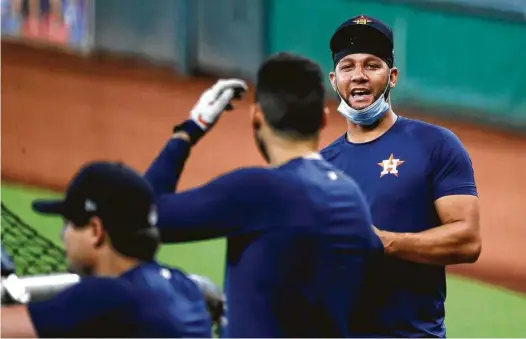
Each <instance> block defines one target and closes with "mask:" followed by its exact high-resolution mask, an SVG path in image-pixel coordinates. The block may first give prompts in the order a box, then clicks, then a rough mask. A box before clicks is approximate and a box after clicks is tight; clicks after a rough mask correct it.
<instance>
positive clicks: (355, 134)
mask: <svg viewBox="0 0 526 339" xmlns="http://www.w3.org/2000/svg"><path fill="white" fill-rule="evenodd" d="M396 119H397V116H396V114H395V113H394V112H393V110H392V109H391V108H389V110H388V111H387V113H385V115H384V117H383V118H381V119H380V120H379V121H378V123H377V124H375V125H374V126H372V127H368V126H360V125H356V124H353V123H352V122H350V121H347V135H346V138H347V141H349V142H352V143H355V144H360V143H365V142H370V141H373V140H375V139H378V138H379V137H381V136H382V135H383V134H384V133H385V132H387V131H388V130H389V129H390V128H391V127H392V126H393V125H394V123H395V122H396Z"/></svg>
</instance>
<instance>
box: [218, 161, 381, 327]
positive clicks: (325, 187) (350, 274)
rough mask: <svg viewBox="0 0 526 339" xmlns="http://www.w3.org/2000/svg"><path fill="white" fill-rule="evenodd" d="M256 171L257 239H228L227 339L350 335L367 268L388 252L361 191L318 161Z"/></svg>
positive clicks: (252, 215)
mask: <svg viewBox="0 0 526 339" xmlns="http://www.w3.org/2000/svg"><path fill="white" fill-rule="evenodd" d="M255 171H256V172H257V171H260V172H261V173H259V174H258V175H255V177H256V176H257V177H265V179H264V180H260V182H259V183H258V184H255V185H253V186H252V187H248V188H247V190H251V191H252V196H251V197H249V198H248V199H251V201H252V203H251V204H249V205H244V206H252V207H248V208H252V209H253V210H252V211H249V213H248V214H249V217H247V218H246V219H245V220H243V222H244V223H246V224H250V225H244V227H243V228H244V229H251V230H252V232H249V233H244V234H240V235H235V236H231V237H229V239H228V267H227V276H226V280H227V283H226V292H227V297H228V312H227V314H228V318H229V319H231V322H230V323H229V325H228V330H227V333H225V335H227V336H231V337H254V336H256V337H345V336H347V335H348V319H349V317H350V316H352V314H353V312H358V311H359V310H356V309H355V308H354V304H355V302H356V298H357V296H358V295H359V293H360V288H361V285H362V279H363V276H364V274H365V271H366V269H367V267H368V261H369V260H370V258H372V257H373V255H375V254H377V253H379V252H380V253H381V252H382V249H383V248H382V245H381V242H380V240H379V239H378V238H377V237H376V235H375V234H374V232H373V230H372V227H371V219H370V214H369V211H368V208H367V206H366V203H365V200H364V198H363V197H362V195H361V193H360V191H359V189H358V187H357V185H356V184H355V183H354V182H353V181H352V180H351V179H350V178H348V177H346V176H345V175H342V174H339V173H338V172H337V171H336V170H335V169H334V168H333V167H332V165H330V164H329V163H327V162H325V161H323V160H321V157H319V156H316V155H314V156H312V157H307V158H298V159H294V160H292V161H290V162H288V163H286V164H284V165H282V166H280V167H278V168H274V169H259V170H255ZM253 181H255V180H253ZM249 194H250V193H249ZM258 204H259V205H258Z"/></svg>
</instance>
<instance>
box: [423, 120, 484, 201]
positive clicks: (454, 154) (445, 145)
mask: <svg viewBox="0 0 526 339" xmlns="http://www.w3.org/2000/svg"><path fill="white" fill-rule="evenodd" d="M443 136H444V137H443V138H442V139H441V140H440V141H439V142H438V143H437V144H435V147H434V149H433V152H432V155H431V168H432V170H431V176H432V178H431V180H432V186H433V198H434V200H437V199H439V198H441V197H444V196H448V195H461V194H462V195H474V196H478V193H477V187H476V184H475V175H474V171H473V165H472V162H471V158H470V156H469V154H468V152H467V150H466V149H465V148H464V146H463V145H462V143H461V142H460V140H459V139H458V137H457V136H456V135H454V134H453V133H452V132H450V131H448V130H444V135H443Z"/></svg>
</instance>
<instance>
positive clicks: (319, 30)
mask: <svg viewBox="0 0 526 339" xmlns="http://www.w3.org/2000/svg"><path fill="white" fill-rule="evenodd" d="M1 4H2V7H1V10H2V13H1V15H2V16H1V29H2V45H1V48H2V55H1V57H2V61H1V62H2V83H1V85H2V92H1V94H2V191H1V193H2V224H1V226H2V243H3V245H4V246H5V247H6V249H7V251H8V252H9V253H10V254H11V255H12V256H13V257H14V259H15V262H16V264H17V271H18V273H19V274H20V275H28V274H37V273H51V272H59V271H63V270H65V265H64V262H63V250H62V247H61V246H62V244H61V243H60V240H59V239H60V237H59V235H60V229H61V227H62V224H61V220H60V219H54V218H49V217H48V218H43V217H41V216H38V215H36V214H34V213H33V212H32V211H31V208H30V206H31V200H32V199H34V198H35V197H42V196H54V195H57V194H61V193H62V192H63V190H64V187H65V186H66V185H67V183H68V181H69V179H70V178H71V176H72V175H73V173H74V172H75V171H76V170H77V168H78V167H79V166H81V165H82V164H83V163H84V162H86V161H90V160H94V159H111V160H122V161H124V162H126V163H128V164H130V165H131V166H132V167H134V168H136V169H137V170H140V171H144V170H145V169H146V168H147V166H148V165H149V163H150V162H151V161H152V159H153V158H154V157H155V156H156V154H157V152H158V151H159V150H160V149H161V147H162V146H163V145H164V143H165V142H166V140H167V138H168V137H169V136H170V131H171V128H172V126H173V125H174V124H176V123H178V122H180V121H181V120H182V119H185V118H186V117H187V116H188V112H189V110H190V109H191V107H192V106H193V104H194V103H195V101H196V100H197V98H198V97H199V95H200V94H201V92H202V91H203V90H205V89H206V88H207V86H209V85H211V84H212V83H213V82H214V81H215V80H216V79H217V78H218V77H224V76H236V77H242V78H244V79H246V80H248V81H249V82H251V81H253V80H254V78H255V73H256V71H257V68H258V66H259V64H260V63H261V62H262V61H263V59H264V58H266V57H267V56H269V55H271V54H273V53H276V52H279V51H289V52H294V53H298V54H302V55H304V56H307V57H310V58H312V59H313V60H315V61H317V62H318V63H320V64H321V65H322V67H323V70H324V72H326V75H327V90H328V91H327V93H328V97H329V102H328V105H329V107H330V109H331V115H330V121H329V125H328V127H327V128H326V130H325V131H324V132H323V135H322V145H321V146H325V145H327V144H328V143H330V142H331V141H332V140H334V139H335V138H337V137H338V136H340V135H341V134H343V133H344V131H345V120H344V119H343V117H341V116H340V115H339V114H338V113H337V112H336V110H335V107H336V106H335V101H334V99H335V98H336V96H335V95H334V93H333V91H332V89H331V88H330V86H329V82H328V73H329V71H330V70H331V65H332V60H331V55H330V50H329V39H330V36H331V34H332V33H333V31H334V30H335V29H336V27H338V25H339V24H340V23H341V22H343V21H344V20H346V19H348V18H350V17H352V16H355V15H358V14H364V15H365V16H372V17H375V18H378V19H381V20H382V21H384V22H385V23H387V24H388V25H390V26H391V27H392V28H393V31H394V36H395V66H396V67H398V68H399V69H400V78H399V82H398V85H397V87H396V89H395V90H394V91H393V92H392V100H393V105H394V109H395V111H396V112H397V113H398V114H400V115H404V116H408V117H412V118H417V119H422V120H426V121H430V122H433V123H436V124H439V125H442V126H445V127H447V128H449V129H451V130H452V131H453V132H454V133H456V134H457V135H458V136H459V138H460V139H461V140H462V142H463V143H464V145H465V146H466V148H467V149H468V151H469V153H470V155H471V157H472V161H473V166H474V169H475V176H476V180H477V186H478V190H479V193H480V199H481V208H482V211H481V224H482V236H483V250H482V255H481V257H480V259H479V261H478V262H477V263H476V264H473V265H458V266H454V267H450V268H448V271H449V273H450V274H449V275H448V298H447V317H446V321H447V326H448V336H450V337H526V254H525V252H524V249H523V243H524V242H525V241H526V223H525V222H524V217H523V214H522V213H523V210H524V206H525V205H524V201H525V195H524V191H525V189H526V177H525V176H524V170H525V169H526V133H525V132H526V95H525V94H524V91H525V90H526V0H363V1H358V0H323V1H322V0H155V1H151V0H150V1H148V0H98V1H95V0H45V1H44V0H2V2H1ZM251 101H252V97H251V96H250V95H249V96H248V98H247V99H246V100H245V101H244V102H243V103H241V104H239V105H238V109H236V110H235V111H234V112H228V114H226V115H225V116H224V117H223V119H222V120H221V121H220V123H219V124H218V125H217V126H216V127H215V128H214V130H213V131H212V132H211V133H210V135H209V136H207V137H206V138H205V139H203V141H202V142H201V143H200V144H199V145H198V146H197V147H196V148H195V150H194V151H193V153H192V156H191V158H190V160H189V162H188V165H187V166H186V169H185V172H184V174H183V177H182V181H181V184H180V189H186V188H189V187H193V186H196V185H199V184H202V183H204V182H206V181H207V180H209V179H211V178H213V177H214V176H216V175H218V174H221V173H223V172H225V171H228V170H231V169H233V168H235V167H239V166H246V165H260V164H262V159H260V157H259V155H258V153H257V151H256V148H255V147H254V145H253V141H252V134H251V130H250V125H249V120H248V112H247V111H248V107H249V104H250V102H251ZM224 251H225V246H224V241H223V240H217V241H207V242H197V243H190V244H184V245H172V246H164V247H163V248H162V250H161V252H160V259H161V260H162V261H163V262H166V263H168V264H172V265H176V266H179V267H181V268H182V269H184V270H186V271H188V272H191V273H196V274H202V275H206V276H208V277H210V278H211V279H212V280H213V281H215V282H216V283H218V284H222V282H223V270H224V264H223V258H224ZM386 279H389V277H386Z"/></svg>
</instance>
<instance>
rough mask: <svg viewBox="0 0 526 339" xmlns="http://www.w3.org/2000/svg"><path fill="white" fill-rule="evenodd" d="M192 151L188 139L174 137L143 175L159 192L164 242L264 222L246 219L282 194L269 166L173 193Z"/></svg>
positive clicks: (222, 233) (227, 232) (218, 233)
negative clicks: (268, 168)
mask: <svg viewBox="0 0 526 339" xmlns="http://www.w3.org/2000/svg"><path fill="white" fill-rule="evenodd" d="M189 153H190V145H189V143H188V142H186V141H185V140H182V139H177V138H175V139H171V140H169V141H168V142H167V143H166V145H165V147H164V149H163V150H162V151H161V153H160V154H159V155H158V156H157V158H156V159H155V160H154V161H153V162H152V164H151V166H150V167H149V168H148V170H147V171H146V173H145V175H144V177H145V179H146V180H147V181H148V182H149V183H150V185H151V186H152V187H153V189H154V191H155V193H156V195H157V197H158V200H157V204H158V215H159V218H158V222H157V226H158V228H159V230H160V232H161V238H162V241H163V242H184V241H195V240H203V239H210V238H217V237H224V236H230V235H235V234H241V233H247V232H253V231H257V230H259V229H261V228H262V227H265V226H264V225H263V224H262V223H261V224H258V223H257V222H256V223H254V222H250V223H248V222H247V219H248V218H247V217H248V216H251V217H253V216H255V215H258V214H261V213H265V212H264V211H269V206H268V205H269V204H272V203H276V201H277V198H279V197H282V195H280V194H276V192H278V193H279V192H280V191H281V189H280V185H279V182H278V181H279V180H276V176H275V175H273V173H272V172H271V171H269V170H267V169H264V168H247V169H241V170H237V171H233V172H230V173H228V174H225V175H223V176H220V177H218V178H217V179H215V180H213V181H211V182H209V183H208V184H206V185H204V186H201V187H198V188H195V189H191V190H187V191H185V192H180V193H174V190H175V188H176V187H177V183H178V180H179V177H180V174H181V171H182V170H183V168H184V164H185V161H186V159H187V157H188V155H189ZM276 183H277V184H276ZM262 204H265V208H264V209H263V208H261V207H262V206H263V205H262ZM262 217H265V216H262ZM267 220H268V219H267ZM260 227H261V228H260Z"/></svg>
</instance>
